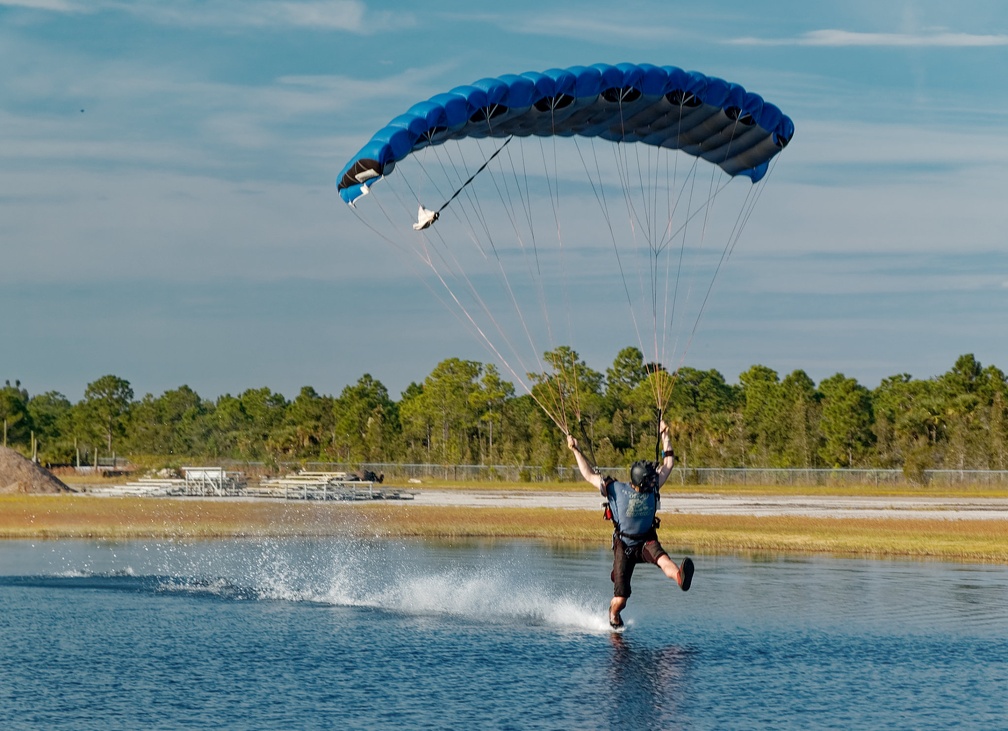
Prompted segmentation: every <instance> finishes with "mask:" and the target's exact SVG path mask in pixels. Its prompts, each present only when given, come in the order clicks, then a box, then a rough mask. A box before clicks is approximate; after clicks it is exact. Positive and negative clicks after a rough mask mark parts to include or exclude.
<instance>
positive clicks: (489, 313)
mask: <svg viewBox="0 0 1008 731" xmlns="http://www.w3.org/2000/svg"><path fill="white" fill-rule="evenodd" d="M793 133H794V125H793V124H792V122H791V120H790V119H788V118H787V117H786V116H784V114H782V113H781V111H780V110H779V109H778V108H777V107H775V106H774V105H772V104H769V103H767V102H765V101H764V100H763V99H762V98H761V97H759V96H757V95H756V94H752V93H749V92H747V91H746V90H745V89H743V88H742V87H741V86H739V85H737V84H733V83H729V82H727V81H723V80H721V79H717V78H713V77H709V76H705V75H703V74H700V73H697V72H687V71H683V70H682V69H679V68H676V67H673V66H651V65H635V64H620V65H617V66H608V65H601V64H599V65H595V66H575V67H571V68H568V69H559V70H551V71H545V72H542V73H524V74H521V75H505V76H501V77H499V78H490V79H482V80H480V81H477V82H475V83H473V84H469V85H467V86H460V87H457V88H455V89H453V90H452V91H449V92H447V93H444V94H438V95H435V96H433V97H431V98H430V99H428V100H427V101H423V102H420V103H418V104H415V105H414V106H412V107H411V108H410V109H409V110H408V111H407V112H406V113H404V114H402V115H400V116H398V117H396V118H395V119H393V120H392V121H391V122H389V123H388V124H387V125H385V126H384V127H383V128H382V129H380V130H379V131H378V132H377V133H376V134H375V135H374V136H373V137H372V138H371V140H370V141H369V142H368V143H367V144H366V145H365V146H364V147H363V148H362V149H361V151H360V152H359V153H358V154H357V155H356V156H354V158H353V159H352V160H350V161H349V162H348V163H347V164H346V166H345V167H344V168H343V170H342V171H341V173H340V176H339V179H338V182H337V187H338V189H339V193H340V196H341V197H342V198H343V200H344V201H346V202H347V203H349V204H351V206H350V207H351V209H352V211H353V213H354V215H355V216H356V217H357V218H358V219H359V221H360V222H361V223H362V224H364V226H366V227H367V229H368V231H369V233H368V235H367V237H366V238H365V239H364V240H366V241H368V242H371V241H379V240H383V241H385V242H386V243H388V244H390V245H391V246H392V247H393V248H394V249H395V250H396V251H397V252H398V253H400V254H405V256H396V259H395V260H396V266H398V265H400V263H403V262H404V263H405V264H406V265H408V266H410V267H412V268H413V269H414V271H415V273H416V274H417V275H418V276H419V279H420V281H421V282H422V283H423V284H424V285H425V286H426V287H427V288H428V289H430V291H431V293H432V294H434V295H435V296H436V297H438V298H439V299H441V300H442V302H443V303H444V304H445V305H446V306H447V307H448V309H449V310H450V311H451V312H453V313H454V314H455V315H456V316H457V318H458V323H459V325H460V326H461V327H462V328H463V329H466V330H469V331H470V332H471V333H472V334H473V335H474V336H475V338H476V340H477V341H478V342H479V343H481V344H482V345H483V346H485V348H486V349H487V351H488V352H489V353H491V354H492V355H493V357H494V359H495V360H496V361H497V362H498V363H500V364H501V365H502V366H503V367H504V369H505V370H506V371H507V374H509V375H510V377H511V378H513V380H514V382H515V383H516V384H521V386H522V387H523V388H524V389H525V390H526V391H528V392H529V394H530V395H531V396H532V397H533V399H534V400H535V401H536V403H538V404H539V406H540V407H542V409H543V411H544V412H546V414H548V415H549V416H550V417H551V418H552V419H553V421H554V422H555V423H556V424H557V425H558V426H560V427H561V428H562V429H563V430H564V431H565V432H567V433H569V425H570V424H572V423H580V422H581V416H582V409H583V404H582V403H581V402H580V394H581V392H582V391H583V390H584V387H583V384H584V383H587V382H590V380H591V378H593V375H592V373H591V372H589V371H590V369H586V367H585V364H584V363H583V362H582V361H581V360H580V356H579V355H578V354H577V351H575V350H574V349H573V348H572V347H569V346H570V345H571V344H574V343H579V344H588V345H589V347H595V348H605V349H606V350H610V352H615V351H616V350H617V349H619V348H620V347H622V346H624V345H627V344H632V343H636V348H637V352H638V353H639V354H640V360H641V366H640V367H641V368H642V369H645V370H646V372H647V373H648V374H649V376H648V379H647V380H648V381H649V386H650V388H651V390H652V392H653V395H654V402H655V406H656V408H657V410H658V411H659V412H663V411H664V409H665V406H666V405H667V404H668V403H669V397H670V393H671V383H673V382H674V381H673V378H674V376H669V377H666V375H668V374H670V373H675V372H677V371H678V368H679V367H681V365H682V364H683V363H684V362H685V357H686V353H687V351H688V350H689V346H690V343H691V342H692V340H693V336H694V334H695V332H696V330H697V326H698V325H699V322H700V319H701V316H702V314H703V312H704V310H705V309H706V306H707V303H708V301H709V298H710V295H711V293H712V291H713V286H714V283H715V280H716V279H717V278H718V273H719V272H720V271H721V270H722V268H723V267H724V265H725V264H726V262H727V261H728V259H729V258H730V256H731V254H732V252H733V250H734V248H735V244H736V242H737V241H738V240H739V237H740V236H741V233H742V231H743V229H744V228H745V226H746V224H747V222H748V221H749V218H750V215H751V214H752V211H753V209H754V206H755V204H756V202H757V200H758V199H759V198H760V196H761V193H762V191H763V190H764V189H765V186H766V183H767V181H768V180H769V179H770V177H772V176H771V175H770V171H771V169H772V167H773V165H774V164H775V161H776V159H777V158H776V155H777V154H778V153H779V152H780V151H781V150H782V149H783V148H784V147H785V146H786V145H787V144H788V142H789V141H790V139H791V137H792V135H793ZM393 170H394V172H393ZM378 180H381V181H382V182H381V185H380V186H378V187H377V188H374V189H372V185H373V184H374V183H375V182H377V181H378ZM369 192H370V193H372V195H369V196H367V200H366V201H363V200H361V201H360V202H359V204H357V205H354V204H355V201H358V199H359V198H360V197H361V196H363V195H365V194H366V193H369ZM411 223H412V225H410V224H411ZM448 332H449V331H448V330H446V329H444V328H441V327H438V328H437V330H436V336H437V337H441V336H442V335H445V334H447V333H448ZM594 357H595V358H596V359H597V358H598V357H599V354H598V353H595V354H594ZM676 361H678V365H677V364H676ZM645 363H646V364H647V365H646V367H645V365H644V364H645ZM666 365H667V366H668V367H666ZM663 374H665V375H663ZM586 403H590V399H588V400H587V401H586ZM572 420H573V421H572ZM626 423H629V422H626ZM631 431H633V430H632V429H631ZM635 433H637V434H638V435H639V432H635ZM621 438H623V437H621ZM627 438H630V437H627Z"/></svg>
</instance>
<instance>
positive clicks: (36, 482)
mask: <svg viewBox="0 0 1008 731" xmlns="http://www.w3.org/2000/svg"><path fill="white" fill-rule="evenodd" d="M19 492H20V493H57V492H73V491H72V490H71V489H70V488H69V487H67V486H66V484H64V483H63V482H62V481H61V480H59V479H57V478H56V477H54V476H53V474H52V473H51V472H49V470H46V469H43V468H42V467H39V466H38V465H37V464H35V463H34V462H32V461H31V460H30V459H25V458H24V457H22V456H21V455H20V454H18V453H17V452H15V451H14V450H13V449H9V448H7V447H0V494H5V493H6V494H10V493H19Z"/></svg>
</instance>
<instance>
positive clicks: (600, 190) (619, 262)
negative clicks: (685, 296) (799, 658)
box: [574, 137, 641, 343]
mask: <svg viewBox="0 0 1008 731" xmlns="http://www.w3.org/2000/svg"><path fill="white" fill-rule="evenodd" d="M589 142H590V143H591V148H592V159H593V161H594V163H595V173H596V174H597V175H598V183H597V184H596V181H595V178H593V177H592V170H591V169H590V168H589V166H588V162H587V160H585V157H584V154H583V153H582V152H581V147H580V145H578V144H577V138H576V137H575V138H574V144H575V148H576V149H577V151H578V155H579V156H580V158H581V164H582V166H583V167H584V169H585V173H586V174H587V175H588V181H589V182H590V183H591V187H592V192H593V193H594V194H595V200H596V201H598V203H599V207H600V208H601V210H602V215H603V216H604V217H605V221H606V226H607V227H608V229H609V238H610V240H611V242H612V245H613V253H614V255H615V256H616V266H617V267H618V269H619V273H620V281H621V282H622V283H623V292H624V294H625V295H626V298H627V309H628V310H629V311H630V319H631V321H632V322H633V327H634V333H635V334H636V335H637V342H638V343H640V342H641V335H640V326H639V325H638V324H637V312H636V310H635V308H634V306H633V298H632V297H631V295H630V288H629V286H628V285H627V276H626V270H625V269H624V267H623V257H621V256H620V247H619V242H618V241H617V239H616V231H615V229H614V228H613V224H612V217H611V214H610V212H609V204H608V200H607V198H606V195H605V185H604V184H603V176H602V167H601V165H600V164H599V159H598V150H597V148H596V147H595V142H594V140H591V139H589Z"/></svg>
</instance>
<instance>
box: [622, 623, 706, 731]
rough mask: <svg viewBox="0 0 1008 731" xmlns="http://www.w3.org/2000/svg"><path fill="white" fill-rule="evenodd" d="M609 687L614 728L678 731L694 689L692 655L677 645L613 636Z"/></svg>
mask: <svg viewBox="0 0 1008 731" xmlns="http://www.w3.org/2000/svg"><path fill="white" fill-rule="evenodd" d="M612 648H613V650H612V657H611V663H610V669H609V677H608V678H607V679H606V681H607V685H606V687H605V688H604V691H605V694H606V696H607V697H608V698H609V705H608V710H609V712H608V714H607V715H608V717H609V726H610V727H611V728H675V727H676V726H680V725H682V724H683V717H682V709H683V707H684V705H685V702H686V700H687V698H688V695H689V690H690V677H689V665H690V653H689V651H688V650H685V649H683V648H681V647H679V646H677V645H670V646H667V647H658V648H654V647H647V646H645V645H642V644H640V643H635V642H634V641H633V640H632V639H631V638H627V637H626V636H625V635H624V634H623V633H622V632H613V633H612Z"/></svg>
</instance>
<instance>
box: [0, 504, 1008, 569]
mask: <svg viewBox="0 0 1008 731" xmlns="http://www.w3.org/2000/svg"><path fill="white" fill-rule="evenodd" d="M610 531H611V528H610V526H609V524H608V523H606V522H605V521H603V520H602V519H601V516H600V515H599V514H598V513H597V512H596V511H587V510H558V509H552V508H503V507H502V508H496V507H495V508H470V507H434V506H419V505H415V504H411V503H401V504H391V503H292V502H279V501H268V500H233V499H232V500H228V499H224V500H203V499H194V498H188V499H159V498H94V497H86V496H67V495H56V496H49V495H46V496H42V495H28V496H25V495H11V496H0V538H8V539H17V538H20V539H57V538H97V539H107V540H127V539H134V538H187V539H214V538H231V537H255V536H261V537H282V536H359V537H373V536H383V537H417V538H429V539H462V538H504V539H506V538H524V539H537V540H544V541H549V542H552V543H576V544H593V545H606V544H607V543H608V541H609V535H610ZM661 536H662V543H663V544H664V545H665V547H666V549H668V550H669V551H670V552H672V553H678V554H681V553H686V552H690V553H725V552H767V553H793V554H829V555H845V556H865V557H914V558H928V559H941V560H948V561H963V562H995V563H1008V521H988V520H945V519H942V518H939V517H936V518H934V519H902V518H897V519H888V518H886V519H864V518H860V519H841V518H811V517H803V516H787V517H781V516H773V517H755V516H732V515H687V514H675V515H670V516H668V517H666V518H665V523H664V525H663V527H662V531H661Z"/></svg>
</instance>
